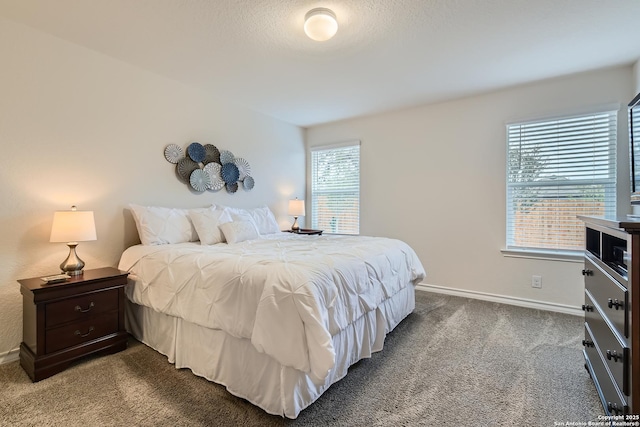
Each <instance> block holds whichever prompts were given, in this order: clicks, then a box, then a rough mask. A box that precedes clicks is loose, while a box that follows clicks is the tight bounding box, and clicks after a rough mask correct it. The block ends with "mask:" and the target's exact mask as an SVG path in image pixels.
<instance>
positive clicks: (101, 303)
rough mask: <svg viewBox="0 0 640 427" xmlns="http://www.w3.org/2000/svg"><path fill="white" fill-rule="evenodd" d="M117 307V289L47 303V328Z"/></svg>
mask: <svg viewBox="0 0 640 427" xmlns="http://www.w3.org/2000/svg"><path fill="white" fill-rule="evenodd" d="M117 309H118V290H117V289H110V290H107V291H102V292H94V293H91V294H86V295H82V296H79V297H76V298H69V299H66V300H64V301H60V302H54V303H51V304H47V307H46V309H45V316H46V318H47V329H49V328H51V327H54V326H57V325H62V324H64V323H67V322H72V321H76V320H82V319H86V318H87V317H89V316H93V315H96V314H101V313H106V312H108V311H112V310H117Z"/></svg>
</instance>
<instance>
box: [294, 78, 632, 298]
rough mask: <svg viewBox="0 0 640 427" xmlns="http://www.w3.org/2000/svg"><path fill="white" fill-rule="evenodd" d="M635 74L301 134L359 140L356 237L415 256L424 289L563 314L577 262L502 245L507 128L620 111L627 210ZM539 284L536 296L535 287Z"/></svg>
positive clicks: (574, 287) (318, 139) (536, 87)
mask: <svg viewBox="0 0 640 427" xmlns="http://www.w3.org/2000/svg"><path fill="white" fill-rule="evenodd" d="M633 94H634V91H633V78H632V67H630V66H628V67H622V68H615V69H607V70H602V71H598V72H592V73H585V74H579V75H575V76H571V77H567V78H562V79H556V80H550V81H544V82H541V83H537V84H532V85H527V86H520V87H515V88H512V89H508V90H503V91H499V92H494V93H489V94H484V95H480V96H475V97H470V98H465V99H461V100H457V101H452V102H446V103H441V104H437V105H427V106H422V107H418V108H412V109H407V110H402V111H396V112H391V113H387V114H380V115H376V116H370V117H364V118H358V119H354V120H347V121H343V122H338V123H332V124H327V125H321V126H314V127H311V128H309V129H307V132H306V140H307V144H308V145H309V146H314V145H320V144H326V143H332V142H337V141H344V140H350V139H360V140H361V141H362V145H361V228H360V231H361V234H376V235H384V236H390V237H397V238H400V239H403V240H405V241H406V242H408V243H409V244H410V245H411V246H412V247H413V248H414V249H415V250H416V252H417V253H418V256H419V257H420V259H421V260H422V262H423V264H424V266H425V268H426V270H427V278H426V280H425V283H426V284H430V285H437V286H443V287H448V288H453V289H456V290H468V291H475V292H484V293H490V294H498V295H502V296H508V297H513V298H523V299H526V300H534V301H541V302H545V303H552V304H560V305H564V306H567V305H568V306H573V307H575V306H579V305H581V304H582V303H583V299H584V296H583V289H584V287H583V279H582V275H581V269H582V266H581V264H579V263H575V262H574V263H571V262H560V261H542V260H532V259H519V258H510V257H505V256H503V255H502V253H501V252H500V250H501V249H502V248H504V246H505V240H506V237H505V235H506V232H505V218H506V202H505V191H506V190H505V188H506V178H505V177H506V172H505V156H506V142H505V134H506V131H505V124H506V123H507V122H509V121H513V120H515V119H526V118H539V117H542V116H549V115H554V114H565V113H571V112H577V111H580V110H583V109H584V108H585V107H592V106H600V105H606V104H611V103H619V104H620V108H621V109H620V114H619V115H618V120H619V127H618V133H619V147H620V150H619V155H618V159H619V167H618V179H619V198H620V209H621V211H624V212H623V213H626V210H627V209H628V205H629V202H628V200H629V178H628V177H629V166H628V142H627V124H626V104H627V103H628V102H629V100H630V99H631V98H632V96H633ZM534 274H535V275H541V276H542V289H533V288H532V287H531V276H532V275H534Z"/></svg>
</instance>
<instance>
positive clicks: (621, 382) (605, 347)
mask: <svg viewBox="0 0 640 427" xmlns="http://www.w3.org/2000/svg"><path fill="white" fill-rule="evenodd" d="M585 304H586V305H587V306H594V304H593V301H592V299H591V295H590V294H589V291H585ZM585 321H586V322H587V324H588V326H589V328H590V329H591V335H592V336H593V338H594V342H595V343H597V346H598V350H599V352H600V354H602V357H603V362H604V364H606V365H607V367H608V368H609V372H611V375H612V376H613V378H614V379H615V381H616V383H617V385H618V388H619V389H620V390H622V392H623V393H624V394H626V395H627V396H628V395H629V394H630V384H629V364H630V358H629V347H627V346H626V345H625V344H624V343H623V342H621V341H620V340H619V339H618V336H617V335H616V334H615V333H614V332H613V331H612V330H611V328H610V327H609V325H607V322H605V320H604V319H603V318H602V315H601V313H600V311H599V309H598V307H595V306H594V309H593V310H586V311H585Z"/></svg>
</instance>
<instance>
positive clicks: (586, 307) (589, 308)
mask: <svg viewBox="0 0 640 427" xmlns="http://www.w3.org/2000/svg"><path fill="white" fill-rule="evenodd" d="M582 310H584V311H593V306H592V305H589V304H582Z"/></svg>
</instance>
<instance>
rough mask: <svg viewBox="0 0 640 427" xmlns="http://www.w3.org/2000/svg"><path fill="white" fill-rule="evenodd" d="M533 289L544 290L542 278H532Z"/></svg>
mask: <svg viewBox="0 0 640 427" xmlns="http://www.w3.org/2000/svg"><path fill="white" fill-rule="evenodd" d="M531 287H532V288H542V276H531Z"/></svg>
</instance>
